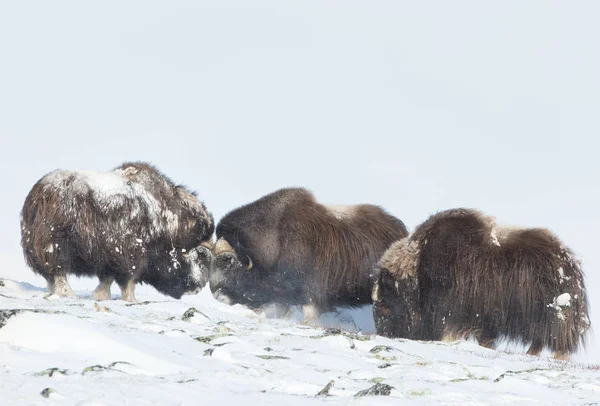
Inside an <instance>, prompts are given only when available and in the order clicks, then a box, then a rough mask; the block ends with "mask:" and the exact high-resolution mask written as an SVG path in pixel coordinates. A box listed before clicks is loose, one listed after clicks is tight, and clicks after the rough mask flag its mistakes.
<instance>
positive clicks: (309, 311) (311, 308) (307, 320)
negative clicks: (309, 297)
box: [302, 304, 321, 327]
mask: <svg viewBox="0 0 600 406" xmlns="http://www.w3.org/2000/svg"><path fill="white" fill-rule="evenodd" d="M302 313H304V319H303V320H302V324H305V325H307V326H312V327H319V326H321V322H320V321H319V314H320V312H319V309H318V308H317V307H316V306H315V305H312V304H307V305H303V306H302Z"/></svg>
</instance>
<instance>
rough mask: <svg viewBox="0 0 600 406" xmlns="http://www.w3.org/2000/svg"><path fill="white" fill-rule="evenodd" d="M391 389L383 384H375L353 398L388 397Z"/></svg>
mask: <svg viewBox="0 0 600 406" xmlns="http://www.w3.org/2000/svg"><path fill="white" fill-rule="evenodd" d="M392 389H394V388H393V387H391V386H390V385H386V384H385V383H376V384H375V385H373V386H371V387H370V388H369V389H365V390H361V391H360V392H358V393H357V394H356V395H354V397H355V398H359V397H363V396H389V395H390V393H391V392H392Z"/></svg>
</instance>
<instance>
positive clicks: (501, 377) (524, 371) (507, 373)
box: [494, 368, 548, 382]
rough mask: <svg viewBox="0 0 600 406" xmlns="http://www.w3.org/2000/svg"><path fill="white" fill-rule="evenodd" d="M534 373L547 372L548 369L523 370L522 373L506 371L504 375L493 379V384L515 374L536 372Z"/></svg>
mask: <svg viewBox="0 0 600 406" xmlns="http://www.w3.org/2000/svg"><path fill="white" fill-rule="evenodd" d="M536 371H548V369H546V368H531V369H524V370H522V371H506V372H505V373H503V374H502V375H500V376H499V377H498V378H496V379H494V382H500V381H501V380H502V379H504V377H505V376H506V375H517V374H524V373H529V372H536Z"/></svg>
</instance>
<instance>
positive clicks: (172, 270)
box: [21, 162, 214, 301]
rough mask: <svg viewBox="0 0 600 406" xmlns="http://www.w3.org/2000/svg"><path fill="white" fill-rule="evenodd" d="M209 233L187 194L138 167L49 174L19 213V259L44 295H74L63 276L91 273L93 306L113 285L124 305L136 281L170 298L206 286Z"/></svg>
mask: <svg viewBox="0 0 600 406" xmlns="http://www.w3.org/2000/svg"><path fill="white" fill-rule="evenodd" d="M213 231H214V221H213V218H212V215H211V214H210V213H209V212H208V211H207V210H206V207H205V205H204V204H203V203H201V202H200V201H198V199H197V198H196V196H195V194H194V193H192V192H190V191H189V190H187V189H186V188H185V187H183V186H177V185H175V184H173V182H172V181H171V180H170V179H169V178H167V177H166V176H165V175H163V174H162V173H161V172H159V171H158V170H157V169H156V168H155V167H153V166H151V165H149V164H147V163H143V162H128V163H124V164H122V165H121V166H119V167H117V168H115V169H114V170H113V171H111V172H93V171H75V172H73V171H65V170H56V171H54V172H50V173H49V174H47V175H45V176H44V177H43V178H41V179H40V180H39V181H38V182H37V183H36V184H35V185H34V186H33V188H32V189H31V191H30V192H29V194H28V195H27V198H26V199H25V204H24V205H23V210H22V212H21V245H22V247H23V253H24V255H25V260H26V262H27V264H28V265H29V266H30V267H31V269H32V270H33V271H34V272H35V273H37V274H40V275H42V276H43V277H44V278H45V279H46V281H47V282H48V290H49V291H50V293H51V294H56V295H59V296H74V294H73V291H72V290H71V288H70V286H69V284H68V282H67V275H69V274H75V275H77V276H94V275H95V276H97V277H98V278H99V280H100V284H99V285H98V287H97V288H96V290H95V291H94V293H93V298H94V299H97V300H101V299H110V285H111V284H112V282H113V281H116V282H117V284H118V285H119V287H120V288H121V292H122V298H123V300H126V301H135V296H134V289H135V284H136V283H138V282H143V283H147V284H150V285H152V286H153V287H155V288H156V289H157V290H158V291H159V292H161V293H163V294H167V295H170V296H172V297H174V298H180V297H181V296H182V295H183V294H184V293H195V292H197V291H198V290H199V289H201V288H202V286H204V284H206V282H207V281H208V267H209V266H210V261H211V252H210V245H207V242H208V241H209V240H210V239H211V237H212V234H213Z"/></svg>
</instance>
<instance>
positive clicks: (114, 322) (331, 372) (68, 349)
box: [0, 279, 600, 405]
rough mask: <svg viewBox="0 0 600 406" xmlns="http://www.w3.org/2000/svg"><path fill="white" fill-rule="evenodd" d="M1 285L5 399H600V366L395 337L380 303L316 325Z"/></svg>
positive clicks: (146, 296) (209, 305) (148, 293)
mask: <svg viewBox="0 0 600 406" xmlns="http://www.w3.org/2000/svg"><path fill="white" fill-rule="evenodd" d="M0 285H3V286H0V309H1V310H0V399H1V404H2V405H7V404H28V405H29V404H68V405H70V404H75V405H117V404H136V405H147V404H157V405H166V404H169V405H171V404H206V403H210V402H214V401H218V402H220V404H222V405H230V404H232V405H233V404H285V405H305V404H313V403H319V404H365V405H367V404H372V403H373V401H374V398H372V397H371V396H377V399H376V400H377V403H378V404H399V403H400V402H404V403H410V404H457V405H465V404H506V403H509V404H531V403H538V404H561V405H565V404H569V405H575V404H577V405H584V404H587V405H590V404H600V370H599V367H598V366H596V365H594V364H585V363H577V362H562V361H554V360H553V359H551V358H549V356H548V354H545V355H544V356H543V357H540V358H535V357H529V356H527V355H524V354H522V353H521V352H516V351H507V350H504V351H493V350H488V349H485V348H481V347H479V346H478V345H476V344H474V343H472V342H464V341H463V342H457V343H438V342H435V343H425V342H415V341H408V340H391V339H386V338H382V337H378V336H375V335H373V334H372V321H371V320H370V313H369V308H366V309H360V310H355V311H353V312H346V313H344V312H342V313H340V314H328V315H324V317H323V318H322V321H323V324H324V326H325V327H328V328H312V327H307V326H304V325H302V324H300V323H298V319H299V317H300V314H299V313H298V312H293V313H292V314H291V315H289V316H288V318H287V319H277V318H269V317H266V316H265V315H264V314H262V315H257V314H255V313H253V312H252V311H249V310H247V309H246V308H244V307H241V306H239V305H236V306H227V305H224V304H222V303H219V302H216V301H215V300H214V299H213V298H212V296H211V295H210V292H209V290H208V289H204V290H203V291H202V292H201V293H200V294H198V295H196V296H184V298H183V299H182V300H173V299H168V298H166V297H164V296H162V295H160V294H158V293H155V292H154V291H153V290H152V289H140V290H139V293H138V295H137V296H138V300H139V301H140V302H139V303H137V304H130V303H125V302H123V301H121V300H118V299H119V296H118V295H113V298H114V299H117V300H112V301H105V302H96V301H94V300H91V299H90V290H79V291H78V292H77V294H78V296H79V297H78V298H77V299H63V298H55V297H49V298H47V297H45V296H46V291H45V289H41V288H38V287H36V286H33V285H30V284H28V283H22V282H15V281H13V280H10V279H4V281H3V283H0ZM113 289H114V288H113ZM190 309H192V310H190ZM272 310H273V311H271V312H270V313H274V310H275V309H272ZM268 313H269V312H268ZM271 315H272V314H271ZM336 327H342V329H339V328H336ZM360 329H362V330H363V331H358V332H357V330H360ZM330 383H331V384H330ZM319 393H321V395H319Z"/></svg>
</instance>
